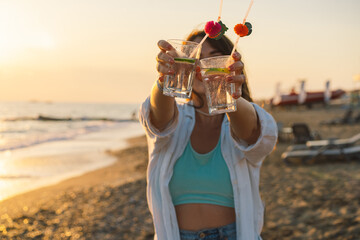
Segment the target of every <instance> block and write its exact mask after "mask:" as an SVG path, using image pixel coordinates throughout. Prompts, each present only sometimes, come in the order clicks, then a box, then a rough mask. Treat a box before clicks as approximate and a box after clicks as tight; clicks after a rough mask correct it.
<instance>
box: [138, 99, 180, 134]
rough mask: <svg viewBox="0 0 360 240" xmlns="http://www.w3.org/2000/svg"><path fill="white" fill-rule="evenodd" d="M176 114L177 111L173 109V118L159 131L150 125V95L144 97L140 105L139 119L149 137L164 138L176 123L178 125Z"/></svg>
mask: <svg viewBox="0 0 360 240" xmlns="http://www.w3.org/2000/svg"><path fill="white" fill-rule="evenodd" d="M175 106H176V108H177V104H176V102H175ZM178 115H179V111H175V115H174V118H173V119H172V120H171V121H170V122H169V124H168V125H167V126H166V128H165V129H164V130H162V131H159V130H158V129H157V128H156V127H155V126H154V125H152V123H151V121H150V97H148V98H146V100H145V102H144V103H143V104H142V105H141V106H140V110H139V121H140V123H141V125H142V126H143V128H144V129H145V132H146V135H147V136H148V137H149V138H152V139H154V138H156V139H159V138H165V137H167V136H169V135H171V134H172V133H173V132H174V131H175V129H176V127H177V125H178V121H179V120H178Z"/></svg>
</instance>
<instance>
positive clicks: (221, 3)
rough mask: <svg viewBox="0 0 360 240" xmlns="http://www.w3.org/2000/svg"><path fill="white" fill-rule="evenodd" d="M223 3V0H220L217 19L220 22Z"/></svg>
mask: <svg viewBox="0 0 360 240" xmlns="http://www.w3.org/2000/svg"><path fill="white" fill-rule="evenodd" d="M222 5H223V0H221V1H220V9H219V17H218V19H217V21H218V22H219V21H220V19H221V11H222Z"/></svg>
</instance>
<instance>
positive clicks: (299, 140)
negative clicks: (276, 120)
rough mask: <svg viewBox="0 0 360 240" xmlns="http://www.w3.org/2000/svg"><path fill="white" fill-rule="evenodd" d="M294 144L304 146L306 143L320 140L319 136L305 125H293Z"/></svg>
mask: <svg viewBox="0 0 360 240" xmlns="http://www.w3.org/2000/svg"><path fill="white" fill-rule="evenodd" d="M292 133H293V135H294V143H295V144H304V143H306V142H307V141H310V140H315V139H321V137H320V134H318V133H317V132H312V131H310V128H309V127H308V125H307V124H306V123H294V124H293V125H292Z"/></svg>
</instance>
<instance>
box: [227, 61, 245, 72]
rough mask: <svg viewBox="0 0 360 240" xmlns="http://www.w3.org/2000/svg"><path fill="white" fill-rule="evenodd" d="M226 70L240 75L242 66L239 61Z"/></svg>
mask: <svg viewBox="0 0 360 240" xmlns="http://www.w3.org/2000/svg"><path fill="white" fill-rule="evenodd" d="M228 69H229V71H232V72H236V73H241V72H242V71H243V70H244V64H243V63H242V62H241V61H236V62H234V63H233V64H231V65H230V66H229V67H228Z"/></svg>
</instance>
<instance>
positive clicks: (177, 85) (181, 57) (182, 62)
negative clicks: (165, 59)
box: [163, 39, 201, 99]
mask: <svg viewBox="0 0 360 240" xmlns="http://www.w3.org/2000/svg"><path fill="white" fill-rule="evenodd" d="M168 42H169V43H170V44H171V46H173V47H174V48H175V50H176V52H170V53H169V54H170V55H173V57H174V60H175V64H174V68H175V69H174V70H175V73H174V74H173V75H165V78H164V90H163V94H165V95H167V96H171V97H180V98H187V99H189V98H190V97H191V92H192V84H193V79H194V77H195V63H196V60H197V59H199V57H200V52H201V47H198V45H199V44H198V43H196V42H191V41H184V40H177V39H170V40H168ZM197 47H198V49H197V50H196V52H194V51H195V49H196V48H197ZM191 55H193V56H191Z"/></svg>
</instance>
